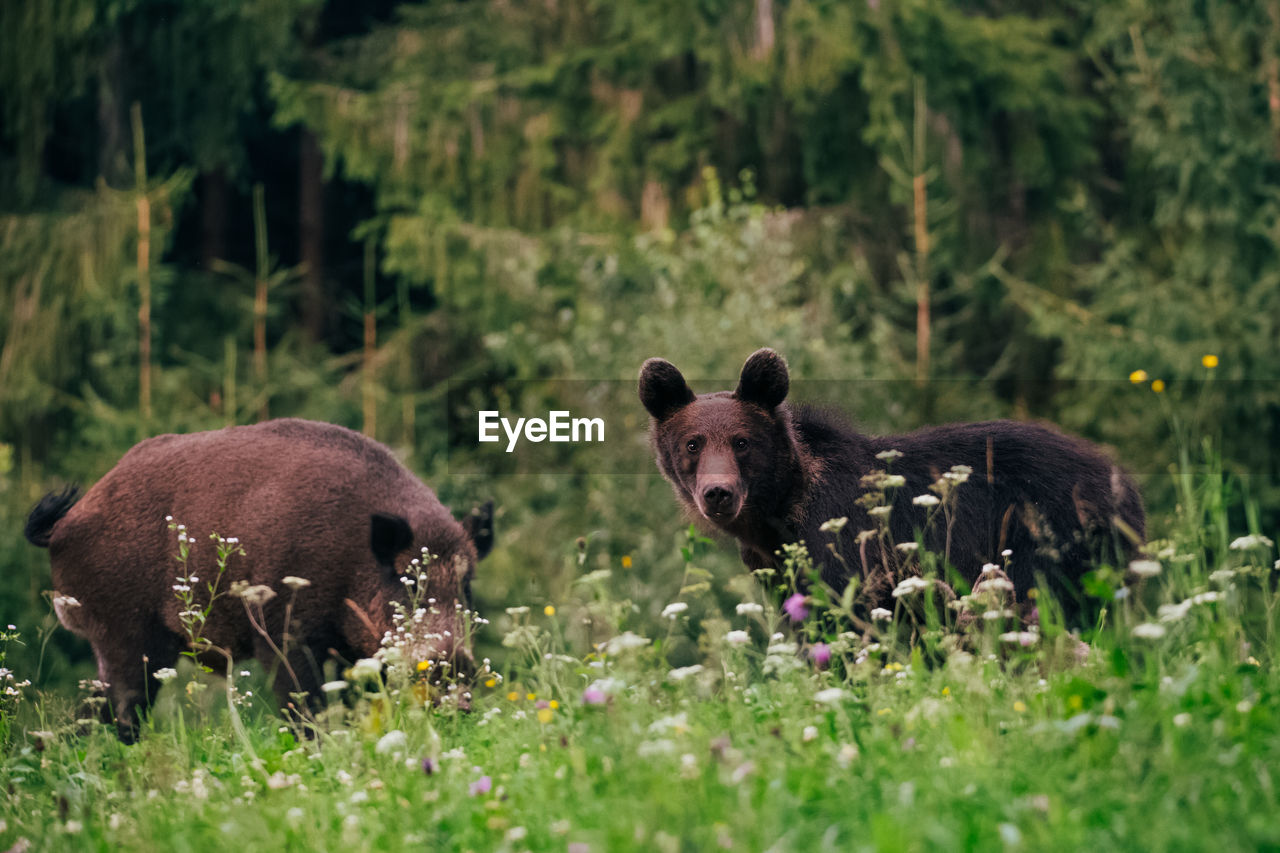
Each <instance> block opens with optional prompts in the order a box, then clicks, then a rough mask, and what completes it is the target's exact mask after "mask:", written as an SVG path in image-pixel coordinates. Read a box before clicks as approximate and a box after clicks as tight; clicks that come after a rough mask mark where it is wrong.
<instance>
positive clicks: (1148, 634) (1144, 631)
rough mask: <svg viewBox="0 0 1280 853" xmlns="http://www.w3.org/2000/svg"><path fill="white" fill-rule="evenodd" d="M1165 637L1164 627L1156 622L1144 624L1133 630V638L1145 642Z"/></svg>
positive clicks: (1136, 626)
mask: <svg viewBox="0 0 1280 853" xmlns="http://www.w3.org/2000/svg"><path fill="white" fill-rule="evenodd" d="M1164 635H1165V628H1164V626H1163V625H1160V624H1158V623H1155V622H1143V623H1142V624H1141V625H1135V626H1134V628H1133V636H1135V637H1138V638H1139V639H1143V640H1158V639H1160V638H1161V637H1163V636H1164Z"/></svg>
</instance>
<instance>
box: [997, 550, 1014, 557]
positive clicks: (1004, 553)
mask: <svg viewBox="0 0 1280 853" xmlns="http://www.w3.org/2000/svg"><path fill="white" fill-rule="evenodd" d="M1000 556H1001V557H1004V558H1006V559H1007V558H1009V557H1012V556H1013V550H1012V549H1011V548H1005V549H1004V550H1003V551H1001V552H1000Z"/></svg>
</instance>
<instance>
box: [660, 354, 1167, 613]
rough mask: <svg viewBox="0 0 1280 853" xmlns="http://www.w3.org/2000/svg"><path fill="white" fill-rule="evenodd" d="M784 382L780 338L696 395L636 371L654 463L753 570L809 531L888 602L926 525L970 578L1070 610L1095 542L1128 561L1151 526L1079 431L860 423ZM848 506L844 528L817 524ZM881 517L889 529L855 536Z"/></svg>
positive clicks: (872, 594)
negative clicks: (894, 431)
mask: <svg viewBox="0 0 1280 853" xmlns="http://www.w3.org/2000/svg"><path fill="white" fill-rule="evenodd" d="M789 382H790V380H789V376H788V371H787V365H786V362H785V361H784V360H783V358H782V356H780V355H779V354H778V353H776V352H774V351H773V350H770V349H761V350H758V351H757V352H755V353H754V354H753V355H752V356H751V357H750V358H749V359H747V362H746V364H745V365H744V366H743V368H742V374H741V376H740V378H739V380H738V387H737V389H736V390H735V391H720V392H716V393H713V394H702V395H695V394H694V393H693V391H692V390H690V388H689V386H688V384H687V383H686V382H685V380H684V377H683V376H682V375H681V374H680V371H679V370H677V369H676V368H675V367H674V366H673V365H672V364H671V363H670V362H667V361H664V360H662V359H659V358H651V359H649V360H648V361H646V362H645V363H644V366H643V367H642V368H641V371H640V387H639V391H640V400H641V402H643V404H644V407H645V408H646V409H647V410H648V411H649V414H650V415H651V416H652V428H651V431H650V439H651V443H652V446H653V451H654V454H655V456H656V457H657V463H658V467H659V468H660V469H661V471H662V473H663V475H664V476H665V477H666V478H667V479H668V480H669V481H670V482H671V484H672V486H673V487H674V488H675V492H676V495H677V497H678V498H679V499H680V500H681V501H682V502H683V503H684V505H685V506H686V508H687V509H688V510H689V511H690V513H691V514H695V518H699V519H702V520H704V521H706V522H709V523H710V524H711V525H712V526H713V527H714V528H716V529H719V530H721V531H723V532H725V533H728V534H730V535H732V536H733V537H735V538H736V539H737V540H738V543H739V546H740V550H741V554H742V559H743V562H745V563H746V564H747V566H748V567H749V568H751V569H753V570H755V569H761V568H765V567H778V566H779V565H780V562H781V561H780V556H779V550H780V549H781V548H782V546H783V545H785V544H788V543H794V542H804V543H805V544H806V545H807V546H808V550H809V553H810V555H811V556H812V558H813V560H814V563H815V566H816V567H817V568H818V569H819V570H820V573H821V578H822V580H823V581H824V582H825V583H827V584H829V585H830V586H831V587H833V588H834V589H835V590H836V591H837V592H838V593H839V592H841V591H843V590H844V589H845V587H846V586H847V585H848V582H849V580H850V579H852V578H857V579H858V580H859V583H860V584H861V588H862V590H863V591H864V592H865V595H864V596H863V598H862V603H863V604H864V605H865V606H866V607H875V606H885V605H888V606H892V603H891V599H889V598H888V597H887V596H888V593H889V592H890V591H891V590H892V589H893V588H894V584H896V583H897V582H899V581H901V580H902V579H903V575H904V574H910V573H912V571H913V564H914V563H915V558H913V557H911V556H910V555H911V553H912V551H911V549H912V547H913V546H912V545H911V544H910V543H915V542H917V537H918V536H919V537H921V538H922V541H923V544H924V546H925V548H926V549H928V550H930V551H934V552H936V553H938V554H945V557H946V561H947V563H949V565H950V566H951V568H952V569H953V570H954V572H955V573H957V574H958V575H959V577H960V578H962V579H963V580H964V581H965V582H966V583H968V584H970V585H972V584H974V583H975V582H976V581H977V580H978V579H979V577H980V576H981V574H982V572H983V568H984V566H985V565H987V564H997V565H999V566H1000V567H1001V569H1002V570H1003V571H1004V572H1007V578H1008V580H1011V581H1012V583H1013V585H1014V588H1015V590H1016V593H1017V595H1018V596H1019V597H1020V598H1022V600H1023V601H1024V602H1025V601H1026V597H1025V594H1026V592H1027V591H1028V590H1030V589H1031V588H1033V587H1034V586H1035V585H1036V584H1037V582H1038V581H1039V580H1043V582H1045V583H1046V584H1047V585H1048V586H1049V588H1050V589H1051V590H1052V591H1053V592H1054V593H1055V596H1056V597H1057V598H1058V599H1059V601H1060V603H1061V604H1062V605H1063V608H1064V610H1065V611H1066V612H1067V613H1068V616H1071V615H1072V614H1073V613H1078V612H1079V611H1078V607H1077V606H1076V605H1078V603H1079V589H1078V582H1079V580H1080V578H1081V576H1082V575H1083V574H1084V573H1085V572H1086V571H1088V569H1089V568H1090V566H1091V564H1092V562H1093V560H1094V558H1095V556H1097V555H1098V554H1100V553H1103V554H1105V556H1108V557H1110V558H1112V559H1115V558H1117V557H1118V558H1119V559H1122V560H1127V557H1128V555H1129V554H1130V553H1131V552H1132V551H1133V549H1134V548H1135V547H1136V546H1137V545H1138V544H1139V543H1140V541H1141V538H1142V536H1143V534H1144V527H1145V515H1144V511H1143V506H1142V498H1141V496H1140V494H1139V492H1138V489H1137V488H1136V487H1135V485H1134V483H1133V480H1132V479H1131V478H1130V476H1129V475H1128V474H1127V473H1125V472H1124V471H1123V470H1122V469H1121V468H1120V467H1119V466H1117V465H1115V464H1114V463H1112V462H1111V461H1110V460H1109V459H1108V458H1107V456H1106V455H1105V454H1104V453H1103V452H1102V450H1101V449H1100V448H1098V447H1097V446H1095V445H1093V444H1091V443H1089V442H1087V441H1084V440H1083V439H1079V438H1073V437H1071V436H1067V435H1064V434H1062V433H1061V432H1059V431H1057V430H1056V429H1053V428H1051V427H1048V426H1042V425H1039V424H1032V423H1021V422H1016V421H1007V420H1005V421H989V422H985V423H972V424H948V425H945V426H936V427H930V428H926V429H921V430H919V431H916V432H912V433H908V434H905V435H894V436H884V437H872V436H866V435H861V434H859V433H858V432H856V431H854V430H853V429H851V428H850V427H848V426H846V425H845V424H844V423H843V422H842V421H841V419H840V418H839V417H838V416H836V415H834V414H832V413H830V412H827V411H824V410H821V409H817V408H812V407H807V406H794V407H793V406H790V405H788V404H787V403H785V402H784V401H785V400H786V397H787V392H788V390H789ZM899 454H900V455H899ZM931 487H934V488H932V489H931ZM948 492H949V493H950V497H949V498H946V499H945V500H944V496H945V495H946V494H947V493H948ZM873 493H878V494H873ZM869 495H870V497H868V496H869ZM881 495H882V496H884V497H883V499H882V500H881V499H880V496H881ZM876 502H882V503H883V504H884V505H885V507H887V508H884V507H882V508H873V507H872V506H870V504H874V503H876ZM872 513H874V514H875V515H876V517H873V515H872ZM838 518H847V519H848V522H847V525H846V526H845V528H844V529H843V530H837V529H835V528H836V527H838V526H839V525H838V524H837V525H827V526H826V529H825V530H824V529H823V526H824V522H827V521H828V520H830V519H838ZM881 525H884V527H881ZM871 530H880V531H882V535H876V536H871V535H863V536H859V533H860V532H862V531H871ZM883 533H887V536H886V535H883ZM904 543H906V544H904ZM898 545H903V547H902V548H899V547H897V546H898ZM831 546H835V547H831ZM1006 552H1009V553H1008V555H1007V556H1003V555H1005V553H1006ZM800 581H801V583H802V584H803V583H804V582H805V579H800ZM1029 610H1030V608H1026V609H1025V610H1024V612H1027V611H1029Z"/></svg>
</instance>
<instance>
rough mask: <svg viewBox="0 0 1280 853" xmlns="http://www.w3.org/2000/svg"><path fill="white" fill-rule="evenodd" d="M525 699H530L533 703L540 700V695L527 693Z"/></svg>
mask: <svg viewBox="0 0 1280 853" xmlns="http://www.w3.org/2000/svg"><path fill="white" fill-rule="evenodd" d="M524 698H526V699H528V700H529V701H530V702H532V701H533V700H534V699H537V698H538V694H537V693H526V694H524Z"/></svg>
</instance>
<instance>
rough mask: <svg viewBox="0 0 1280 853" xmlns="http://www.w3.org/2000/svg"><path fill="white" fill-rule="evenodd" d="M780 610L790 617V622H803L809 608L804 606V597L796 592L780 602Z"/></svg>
mask: <svg viewBox="0 0 1280 853" xmlns="http://www.w3.org/2000/svg"><path fill="white" fill-rule="evenodd" d="M782 609H783V610H785V611H786V612H787V615H788V616H790V617H791V621H792V622H803V621H804V620H805V618H806V617H808V615H809V608H807V607H805V606H804V595H803V594H801V593H798V592H797V593H796V594H795V595H793V596H791V597H790V598H788V599H787V600H786V601H784V602H782Z"/></svg>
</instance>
